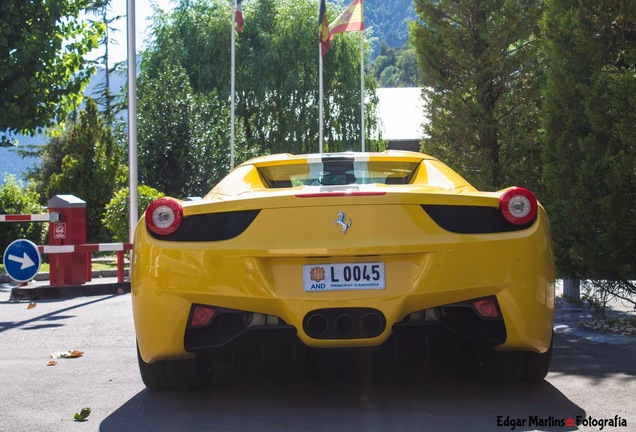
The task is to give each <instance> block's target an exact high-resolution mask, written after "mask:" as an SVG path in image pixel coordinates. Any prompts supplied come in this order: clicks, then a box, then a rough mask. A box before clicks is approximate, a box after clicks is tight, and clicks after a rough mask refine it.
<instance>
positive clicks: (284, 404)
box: [100, 343, 586, 432]
mask: <svg viewBox="0 0 636 432" xmlns="http://www.w3.org/2000/svg"><path fill="white" fill-rule="evenodd" d="M559 346H560V343H559ZM565 349H566V350H570V349H572V348H571V347H569V346H567V345H566V347H565ZM559 350H560V348H558V349H557V350H556V351H557V352H558V351H559ZM340 360H341V359H336V360H335V361H333V362H330V363H329V362H328V363H323V364H321V366H320V367H317V368H316V367H314V368H310V369H308V370H294V369H291V368H289V369H287V368H281V369H272V368H268V369H262V368H259V367H253V368H251V369H250V368H244V369H242V370H237V369H229V368H228V369H220V370H219V369H217V370H216V372H215V386H214V387H213V389H211V390H209V391H197V392H154V391H150V390H143V391H141V392H139V393H138V394H137V395H135V396H134V397H133V398H132V399H130V400H129V401H128V402H127V403H125V404H124V405H123V406H121V407H120V408H119V409H117V410H116V411H115V412H113V413H112V414H111V415H110V416H108V417H107V418H106V419H104V421H103V422H102V423H101V425H100V431H104V432H110V431H119V430H124V429H125V430H135V431H173V430H180V431H194V430H214V431H248V430H257V431H259V432H261V431H297V430H303V431H352V430H364V431H387V430H391V431H394V430H395V431H402V430H413V431H415V430H417V431H424V430H449V431H461V430H466V431H473V430H502V431H503V430H515V431H527V430H536V429H539V430H544V431H564V430H565V431H567V430H576V427H568V426H565V424H562V423H561V422H565V420H566V419H567V418H576V416H582V417H585V416H586V413H585V411H584V410H583V409H582V408H580V407H579V406H577V405H576V404H575V403H573V402H572V401H570V400H569V399H568V398H567V397H566V396H565V395H564V394H563V393H561V392H560V391H559V390H558V389H557V388H556V387H554V386H553V385H552V384H550V382H548V381H542V382H539V383H535V384H517V383H514V384H511V383H487V382H484V381H481V380H479V379H476V378H473V377H472V376H470V375H468V374H467V373H465V372H464V371H462V370H459V369H458V368H457V366H456V364H455V363H454V362H452V361H449V362H446V363H445V362H443V361H435V362H427V363H425V364H422V363H417V362H415V363H408V362H407V363H404V364H400V365H398V366H397V367H386V365H385V364H384V363H374V362H373V361H369V359H366V358H357V359H356V360H355V361H354V362H349V363H341V362H340ZM560 369H563V368H560ZM512 419H522V420H524V423H525V425H517V426H515V427H514V428H511V426H510V424H509V423H508V424H506V422H510V421H511V420H512ZM531 421H534V422H535V423H533V424H529V423H530V422H531Z"/></svg>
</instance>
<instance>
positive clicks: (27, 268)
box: [2, 239, 42, 282]
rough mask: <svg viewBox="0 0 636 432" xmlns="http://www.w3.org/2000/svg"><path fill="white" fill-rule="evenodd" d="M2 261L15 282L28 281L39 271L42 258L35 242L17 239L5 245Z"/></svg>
mask: <svg viewBox="0 0 636 432" xmlns="http://www.w3.org/2000/svg"><path fill="white" fill-rule="evenodd" d="M2 263H3V264H4V269H5V271H6V272H7V274H8V275H9V276H10V277H11V279H13V280H14V281H16V282H28V281H30V280H31V279H33V278H34V277H35V275H37V274H38V272H39V271H40V265H41V264H42V259H41V257H40V251H39V250H38V247H37V246H36V245H35V243H33V242H32V241H30V240H25V239H19V240H15V241H13V242H11V244H9V246H7V248H6V249H5V251H4V255H3V256H2Z"/></svg>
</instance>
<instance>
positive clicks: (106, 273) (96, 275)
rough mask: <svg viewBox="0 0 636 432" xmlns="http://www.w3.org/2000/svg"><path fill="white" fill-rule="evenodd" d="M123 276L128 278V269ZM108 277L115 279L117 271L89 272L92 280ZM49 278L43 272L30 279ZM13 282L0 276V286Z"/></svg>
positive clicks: (9, 277) (40, 280)
mask: <svg viewBox="0 0 636 432" xmlns="http://www.w3.org/2000/svg"><path fill="white" fill-rule="evenodd" d="M124 275H125V276H128V269H127V268H125V269H124ZM110 277H117V270H93V271H92V272H91V278H92V279H99V278H110ZM49 278H50V276H49V273H48V272H43V273H38V274H36V275H35V277H34V278H33V279H32V281H35V282H43V281H48V280H49ZM14 282H15V281H14V280H13V279H11V276H9V275H7V274H1V275H0V284H3V283H14Z"/></svg>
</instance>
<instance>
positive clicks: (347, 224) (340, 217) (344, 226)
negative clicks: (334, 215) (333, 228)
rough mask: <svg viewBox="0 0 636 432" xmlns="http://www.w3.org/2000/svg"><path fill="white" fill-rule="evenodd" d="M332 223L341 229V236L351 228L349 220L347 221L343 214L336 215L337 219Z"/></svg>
mask: <svg viewBox="0 0 636 432" xmlns="http://www.w3.org/2000/svg"><path fill="white" fill-rule="evenodd" d="M333 223H335V224H336V225H340V227H341V228H342V234H346V233H347V231H349V228H351V218H349V219H347V215H345V212H340V213H338V219H336V220H335V221H334V222H333Z"/></svg>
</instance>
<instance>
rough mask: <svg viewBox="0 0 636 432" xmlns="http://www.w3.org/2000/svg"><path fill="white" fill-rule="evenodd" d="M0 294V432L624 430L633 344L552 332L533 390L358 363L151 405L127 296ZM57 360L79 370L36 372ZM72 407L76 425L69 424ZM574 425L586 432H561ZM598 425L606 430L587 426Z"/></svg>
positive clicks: (1, 289) (635, 391)
mask: <svg viewBox="0 0 636 432" xmlns="http://www.w3.org/2000/svg"><path fill="white" fill-rule="evenodd" d="M9 289H10V288H9V287H8V286H7V285H0V340H1V341H2V344H1V345H0V346H1V347H2V349H1V350H0V383H1V384H0V431H11V432H13V431H20V432H22V431H24V432H27V431H37V432H42V431H50V432H55V431H64V432H68V431H118V432H119V431H258V432H261V431H330V432H331V431H428V430H431V431H442V430H443V431H508V430H515V431H527V430H546V431H563V430H604V431H634V430H636V361H635V356H636V348H635V347H636V344H623V345H620V344H614V343H602V344H599V343H593V342H589V341H586V340H584V339H581V338H580V337H577V336H576V335H575V334H574V333H570V332H559V333H558V334H557V335H556V339H555V351H554V358H553V362H552V368H551V372H550V374H549V375H548V377H547V379H546V380H545V381H544V382H541V383H539V384H536V385H524V384H487V383H483V382H481V381H479V380H476V379H472V378H470V376H467V375H466V374H464V373H462V372H461V371H460V370H457V368H454V367H452V366H450V367H449V366H448V365H444V364H438V363H436V364H427V365H424V366H418V367H407V368H403V369H402V368H401V369H386V370H378V369H377V368H371V367H370V366H369V364H368V363H366V362H365V360H364V359H362V360H361V361H360V362H359V363H358V364H355V365H353V366H352V365H342V367H339V366H338V365H336V366H333V365H332V366H331V367H330V368H328V369H325V370H324V371H323V373H322V374H319V375H314V376H306V375H296V374H292V373H289V372H285V371H277V372H267V371H258V373H254V372H249V371H244V372H236V371H227V370H225V371H224V370H221V371H218V372H217V377H216V378H217V381H218V384H217V385H216V386H215V388H214V389H213V390H211V391H207V392H173V393H169V392H151V391H148V390H146V389H145V387H144V385H143V383H142V382H141V379H140V377H139V373H138V369H137V359H136V353H135V338H134V329H133V324H132V316H131V305H130V303H131V299H130V295H129V294H124V295H114V296H98V297H81V298H74V299H66V300H55V301H40V302H38V303H37V304H36V306H35V307H33V308H31V309H28V308H26V307H27V305H28V303H27V302H20V303H12V302H9V301H8V298H9V294H8V292H9ZM67 350H80V351H82V352H83V356H82V357H79V358H72V359H58V360H56V361H57V364H56V365H54V366H47V364H48V363H49V361H50V360H51V359H50V354H51V353H54V352H57V351H61V352H64V351H67ZM84 407H90V408H91V410H92V411H91V414H90V416H89V417H88V418H87V421H85V422H76V421H74V420H73V416H74V414H75V413H79V412H80V410H81V409H82V408H84ZM617 416H618V419H617ZM577 417H578V419H579V420H583V419H585V421H586V422H587V424H588V426H585V425H584V424H580V425H579V426H561V422H565V421H566V420H567V419H572V420H574V421H575V422H576V421H577ZM590 418H591V420H590ZM609 420H613V421H615V422H616V420H618V426H611V425H609V424H607V423H605V424H601V423H599V422H607V421H609ZM623 422H626V425H623ZM513 427H514V428H513ZM601 427H602V429H601Z"/></svg>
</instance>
